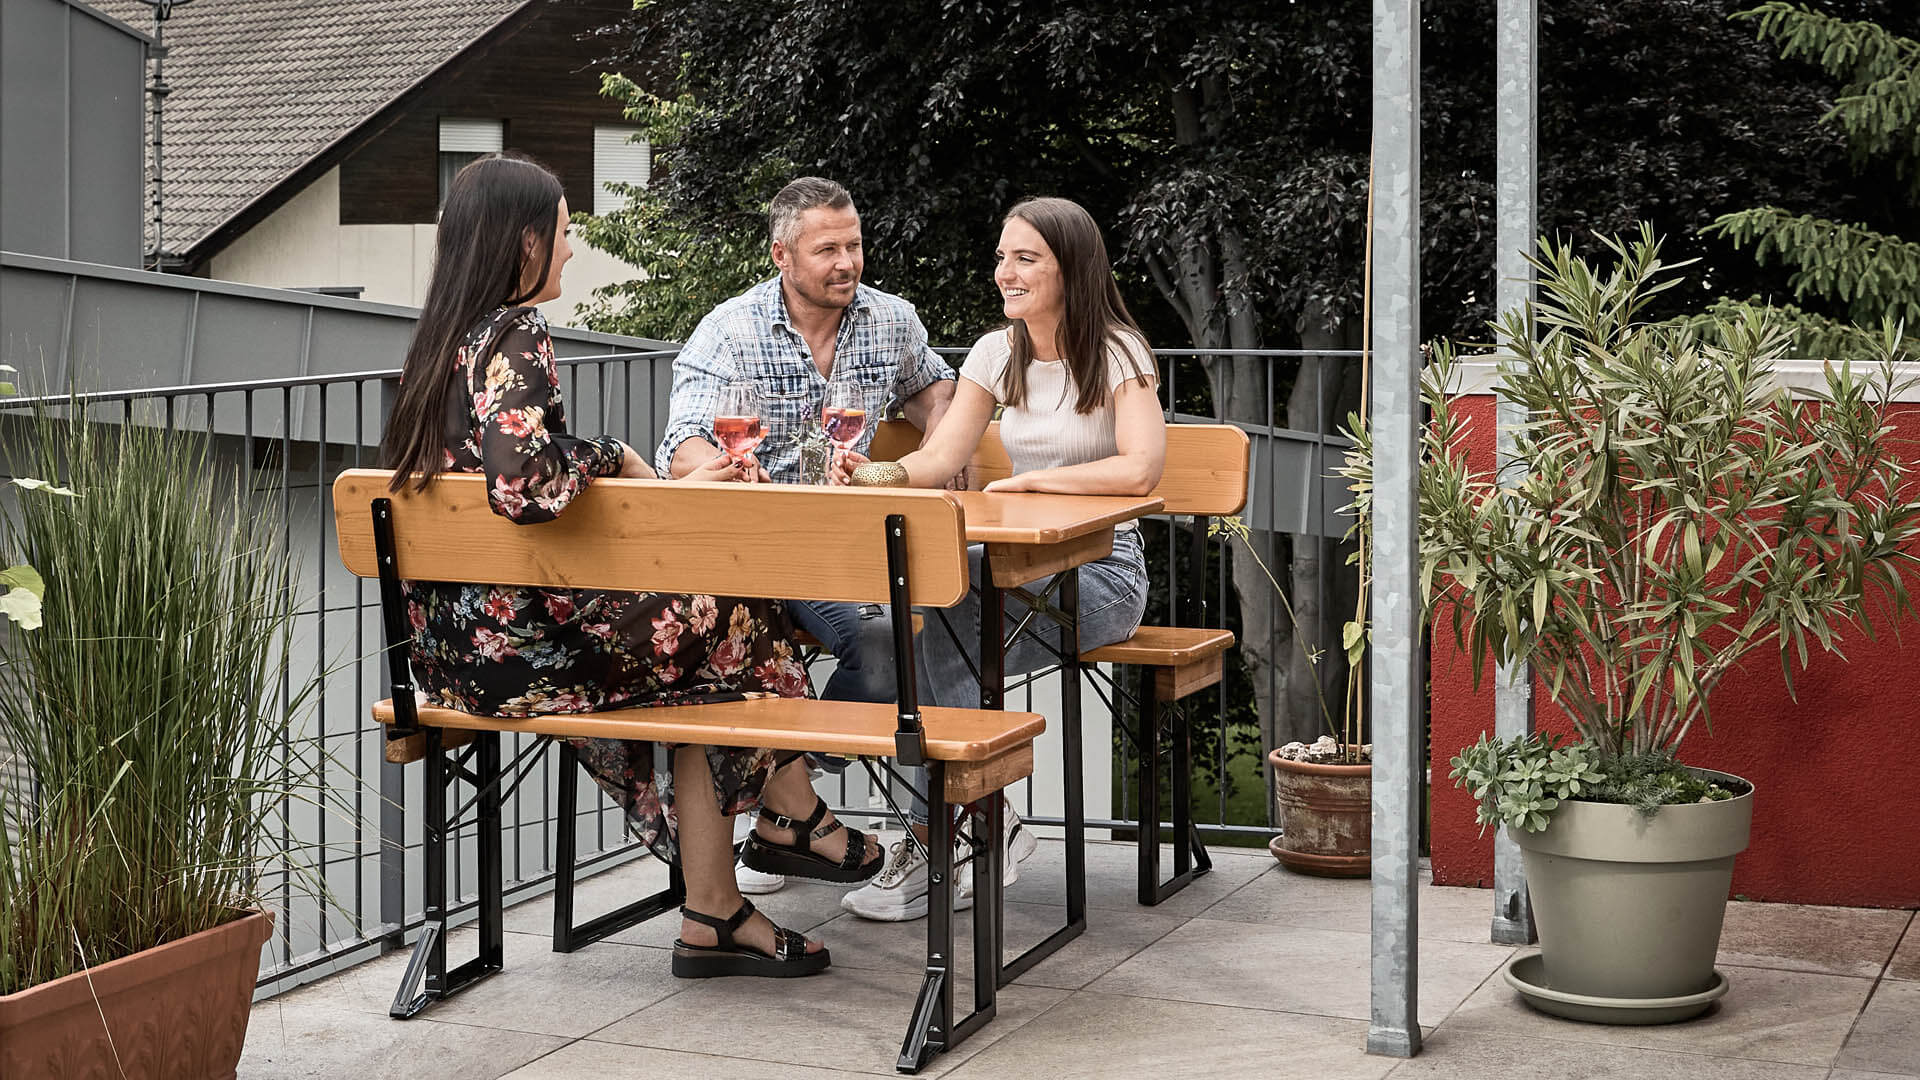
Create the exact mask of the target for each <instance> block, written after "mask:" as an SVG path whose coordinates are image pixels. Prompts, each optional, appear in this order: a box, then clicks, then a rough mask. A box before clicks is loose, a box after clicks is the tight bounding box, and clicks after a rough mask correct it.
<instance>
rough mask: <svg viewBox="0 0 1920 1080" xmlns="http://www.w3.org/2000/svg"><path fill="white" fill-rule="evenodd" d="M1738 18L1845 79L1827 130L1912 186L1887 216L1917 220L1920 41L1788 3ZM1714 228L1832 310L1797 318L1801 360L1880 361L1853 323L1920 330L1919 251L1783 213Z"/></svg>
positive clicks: (1798, 293)
mask: <svg viewBox="0 0 1920 1080" xmlns="http://www.w3.org/2000/svg"><path fill="white" fill-rule="evenodd" d="M1736 18H1737V19H1740V20H1743V21H1752V22H1755V23H1757V24H1758V36H1759V38H1760V39H1761V40H1763V41H1770V42H1772V43H1773V44H1775V45H1776V46H1778V48H1779V50H1780V55H1781V56H1782V57H1784V58H1787V59H1792V60H1804V61H1806V62H1808V63H1811V64H1813V65H1816V66H1817V67H1819V68H1820V69H1821V70H1822V71H1824V72H1825V73H1826V74H1827V75H1829V76H1831V77H1833V78H1837V79H1839V80H1841V82H1842V84H1843V85H1842V87H1841V90H1840V93H1839V95H1838V97H1837V98H1835V99H1834V101H1833V103H1832V105H1831V106H1830V107H1829V108H1828V109H1827V110H1826V112H1825V115H1823V116H1822V117H1821V120H1820V122H1821V124H1822V125H1823V126H1832V127H1835V128H1838V129H1839V131H1840V132H1841V133H1842V134H1843V135H1844V137H1845V140H1846V143H1847V146H1848V148H1849V150H1850V151H1851V153H1852V156H1853V164H1854V166H1855V167H1856V168H1857V169H1862V170H1871V169H1872V168H1873V167H1874V166H1875V164H1876V163H1878V164H1881V165H1882V166H1883V167H1884V166H1890V167H1891V169H1892V170H1893V173H1894V175H1895V176H1896V177H1898V178H1900V179H1902V180H1904V181H1905V183H1904V184H1885V185H1883V188H1884V190H1886V191H1888V192H1894V191H1901V192H1903V193H1904V195H1905V199H1904V200H1902V202H1903V203H1904V205H1899V206H1894V207H1889V210H1891V213H1889V214H1887V215H1886V216H1887V217H1889V218H1891V219H1893V220H1895V221H1896V222H1904V223H1911V222H1912V220H1913V218H1914V216H1915V211H1916V208H1917V206H1920V200H1917V198H1916V197H1920V42H1916V41H1914V40H1912V39H1910V38H1906V37H1902V36H1900V35H1899V34H1897V33H1894V32H1893V31H1892V30H1889V29H1888V28H1886V27H1884V26H1881V25H1879V24H1876V23H1874V22H1868V21H1861V20H1849V19H1845V18H1842V17H1839V16H1837V15H1835V14H1831V13H1827V12H1819V11H1815V10H1813V9H1811V8H1808V7H1804V6H1802V5H1798V4H1791V3H1785V2H1782V0H1772V2H1769V3H1766V4H1762V5H1761V6H1759V7H1757V8H1753V9H1751V10H1748V11H1743V12H1740V13H1739V14H1738V15H1737V16H1736ZM1890 201H1891V198H1890ZM1707 231H1708V232H1709V233H1712V234H1715V235H1718V236H1722V237H1725V238H1726V239H1728V240H1729V241H1731V242H1732V243H1733V244H1734V246H1736V247H1739V248H1742V249H1747V248H1750V249H1751V250H1752V253H1753V256H1754V259H1755V260H1756V261H1757V262H1760V263H1765V262H1767V261H1768V259H1769V258H1775V259H1777V260H1778V261H1779V262H1780V263H1781V264H1783V265H1785V266H1789V267H1792V268H1793V274H1792V277H1791V278H1790V279H1789V282H1788V284H1789V286H1790V287H1791V288H1792V290H1793V296H1794V299H1795V300H1797V301H1800V302H1801V303H1802V304H1803V305H1804V304H1806V303H1807V302H1808V301H1809V300H1812V301H1813V302H1814V303H1816V304H1820V305H1822V306H1824V307H1826V308H1828V309H1829V310H1826V311H1808V310H1801V309H1796V310H1795V311H1794V312H1793V321H1794V322H1795V324H1796V325H1797V327H1798V329H1799V333H1798V335H1797V337H1796V340H1795V348H1796V351H1798V352H1800V353H1801V354H1802V355H1808V356H1835V357H1850V358H1851V357H1861V356H1870V355H1872V346H1873V342H1874V340H1876V339H1875V337H1874V335H1871V334H1864V333H1854V332H1849V327H1847V325H1846V321H1850V322H1853V323H1856V324H1861V325H1866V326H1873V325H1878V324H1881V323H1886V322H1893V323H1915V322H1920V244H1916V243H1912V242H1909V241H1906V240H1903V239H1901V238H1900V237H1899V236H1898V235H1894V234H1892V233H1891V232H1889V231H1884V230H1876V229H1874V228H1871V227H1869V226H1868V225H1867V224H1864V223H1857V224H1847V223H1844V222H1842V221H1840V220H1836V219H1835V218H1833V217H1829V216H1825V215H1823V214H1821V213H1795V212H1794V211H1793V210H1790V209H1786V208H1784V207H1783V206H1780V205H1764V206H1758V207H1754V208H1752V209H1749V210H1742V211H1739V212H1737V213H1732V214H1726V215H1723V216H1721V217H1720V218H1718V219H1716V220H1715V222H1714V223H1713V225H1712V226H1710V227H1709V229H1708V230H1707ZM1754 302H1758V298H1755V300H1752V301H1749V303H1754ZM1841 316H1844V318H1845V320H1846V321H1842V319H1841ZM1908 351H1909V353H1911V351H1912V350H1911V347H1909V349H1908Z"/></svg>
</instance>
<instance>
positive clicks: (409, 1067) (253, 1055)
mask: <svg viewBox="0 0 1920 1080" xmlns="http://www.w3.org/2000/svg"><path fill="white" fill-rule="evenodd" d="M566 1042H567V1040H565V1039H562V1038H556V1037H553V1036H550V1035H530V1034H527V1033H525V1032H518V1031H496V1030H492V1029H489V1028H484V1027H468V1026H466V1025H463V1024H447V1023H441V1022H439V1021H436V1020H431V1019H426V1018H416V1019H413V1020H391V1019H388V1018H387V1017H386V1016H385V1015H384V1014H380V1015H374V1014H370V1013H366V1012H357V1011H348V1010H341V1009H333V1008H326V1007H317V1006H306V1005H295V1004H291V1003H286V1002H282V1001H278V1000H274V1001H265V1002H262V1003H260V1004H259V1005H256V1006H254V1008H253V1015H252V1017H251V1018H250V1019H249V1021H248V1023H247V1042H246V1048H245V1050H244V1051H243V1052H242V1054H241V1056H240V1069H239V1076H240V1077H241V1078H242V1080H279V1078H282V1077H286V1078H292V1077H325V1078H327V1080H336V1078H338V1077H343V1076H345V1077H353V1078H354V1080H386V1078H389V1077H391V1078H393V1080H418V1078H419V1077H421V1076H423V1075H427V1074H432V1075H435V1076H457V1077H460V1078H462V1080H468V1078H473V1080H490V1078H492V1077H497V1076H501V1075H503V1074H505V1073H507V1072H510V1071H512V1070H514V1069H516V1068H519V1067H520V1066H522V1065H525V1064H526V1063H527V1062H530V1061H533V1060H534V1059H536V1058H538V1057H540V1056H542V1055H544V1054H547V1053H550V1052H552V1051H554V1050H557V1049H559V1048H560V1047H562V1046H564V1045H566Z"/></svg>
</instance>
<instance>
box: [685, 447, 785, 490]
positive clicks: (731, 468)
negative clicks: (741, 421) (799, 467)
mask: <svg viewBox="0 0 1920 1080" xmlns="http://www.w3.org/2000/svg"><path fill="white" fill-rule="evenodd" d="M680 479H682V480H704V481H707V482H709V483H722V482H726V481H738V482H740V483H746V484H770V483H772V482H773V478H772V477H770V476H768V475H767V470H765V469H763V468H761V467H760V459H759V458H756V457H754V456H753V455H752V454H748V455H747V456H746V457H744V458H742V459H741V460H740V461H739V462H738V463H737V464H736V463H735V462H734V460H733V459H732V458H730V457H728V456H727V455H726V454H725V453H719V454H715V455H714V456H713V457H712V458H711V459H710V460H708V461H706V462H704V463H703V464H701V465H698V466H696V467H695V468H694V470H693V471H692V472H690V473H688V474H686V475H685V476H682V477H681V478H680Z"/></svg>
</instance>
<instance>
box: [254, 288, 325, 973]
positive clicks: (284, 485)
mask: <svg viewBox="0 0 1920 1080" xmlns="http://www.w3.org/2000/svg"><path fill="white" fill-rule="evenodd" d="M307 318H308V320H309V322H311V320H312V318H313V310H312V309H311V308H309V309H308V310H307ZM248 396H249V397H251V396H252V395H251V394H249V395H248ZM292 470H293V388H292V387H290V386H283V387H281V388H280V550H282V551H285V552H287V553H288V554H289V556H291V554H292V552H293V472H292ZM284 590H285V595H284V596H283V597H282V599H283V601H284V602H285V603H286V605H287V606H286V608H285V609H284V610H287V611H292V610H293V578H292V576H291V575H289V576H288V577H287V579H286V585H285V586H284ZM292 696H293V655H292V650H291V649H290V648H289V649H288V651H287V653H286V654H285V655H283V656H282V657H281V658H280V775H281V776H282V777H283V778H284V777H286V776H287V775H289V774H290V773H291V772H292V755H293V743H292V738H293V717H292V716H291V715H289V713H290V712H291V711H292V705H293V701H292ZM280 857H281V859H282V860H283V862H284V863H285V866H284V868H283V870H282V872H281V876H280V910H281V916H282V917H281V922H280V926H281V934H280V951H281V957H280V960H281V963H284V964H288V965H291V964H292V963H293V796H292V794H291V793H284V794H282V795H281V796H280ZM325 863H326V853H325V852H324V851H322V852H321V865H322V866H323V867H324V866H325Z"/></svg>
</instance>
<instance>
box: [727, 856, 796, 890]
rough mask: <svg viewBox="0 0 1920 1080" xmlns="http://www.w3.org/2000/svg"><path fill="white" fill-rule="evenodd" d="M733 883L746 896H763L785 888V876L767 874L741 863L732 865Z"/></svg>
mask: <svg viewBox="0 0 1920 1080" xmlns="http://www.w3.org/2000/svg"><path fill="white" fill-rule="evenodd" d="M733 883H734V884H735V885H738V886H739V887H740V892H741V893H742V894H744V895H746V896H765V895H766V894H768V893H776V892H779V891H780V890H781V889H784V888H786V887H787V875H785V874H767V873H762V872H761V871H759V870H755V869H754V868H753V867H751V866H748V865H747V864H746V863H743V862H735V863H734V864H733Z"/></svg>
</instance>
